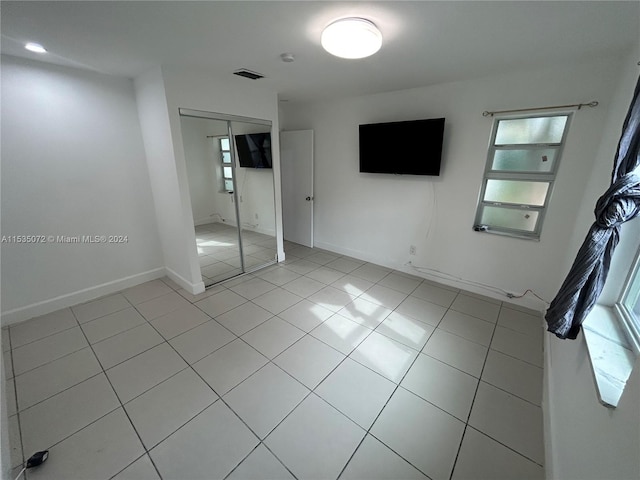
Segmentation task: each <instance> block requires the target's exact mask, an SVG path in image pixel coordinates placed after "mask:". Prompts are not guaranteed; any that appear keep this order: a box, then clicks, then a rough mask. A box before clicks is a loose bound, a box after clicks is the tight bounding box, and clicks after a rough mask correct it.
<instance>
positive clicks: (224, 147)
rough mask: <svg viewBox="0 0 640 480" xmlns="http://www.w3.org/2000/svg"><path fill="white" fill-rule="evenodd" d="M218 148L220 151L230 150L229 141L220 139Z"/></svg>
mask: <svg viewBox="0 0 640 480" xmlns="http://www.w3.org/2000/svg"><path fill="white" fill-rule="evenodd" d="M220 148H221V149H222V150H231V148H230V146H229V139H228V138H221V139H220Z"/></svg>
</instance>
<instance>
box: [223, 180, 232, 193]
mask: <svg viewBox="0 0 640 480" xmlns="http://www.w3.org/2000/svg"><path fill="white" fill-rule="evenodd" d="M224 189H225V190H226V191H227V192H233V180H226V179H225V181H224Z"/></svg>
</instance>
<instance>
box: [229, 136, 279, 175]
mask: <svg viewBox="0 0 640 480" xmlns="http://www.w3.org/2000/svg"><path fill="white" fill-rule="evenodd" d="M236 148H237V150H238V163H239V164H240V166H241V167H247V168H271V167H272V161H271V134H270V133H249V134H247V135H236Z"/></svg>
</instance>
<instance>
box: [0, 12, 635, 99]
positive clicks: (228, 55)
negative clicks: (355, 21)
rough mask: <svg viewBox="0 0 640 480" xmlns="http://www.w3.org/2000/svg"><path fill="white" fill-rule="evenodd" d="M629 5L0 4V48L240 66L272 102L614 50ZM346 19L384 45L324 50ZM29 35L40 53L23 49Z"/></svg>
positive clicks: (58, 56)
mask: <svg viewBox="0 0 640 480" xmlns="http://www.w3.org/2000/svg"><path fill="white" fill-rule="evenodd" d="M639 12H640V2H637V1H632V2H611V1H604V2H591V1H584V2H583V1H569V2H549V1H538V2H520V1H516V2H481V1H471V2H452V1H449V2H428V1H418V2H405V1H386V2H377V1H376V2H308V1H285V2H275V1H257V2H245V1H228V2H217V1H206V2H190V1H169V2H155V1H137V2H134V1H123V2H92V1H80V2H64V1H51V2H26V1H17V2H11V1H2V5H1V11H0V14H1V27H2V29H1V32H2V53H5V54H9V55H16V56H20V57H27V58H34V59H38V60H44V61H47V62H52V63H56V64H60V65H69V66H76V67H80V68H86V69H90V70H94V71H97V72H102V73H108V74H113V75H119V76H126V77H135V76H137V75H138V74H140V73H142V72H144V71H146V70H148V69H150V68H152V67H154V66H157V65H161V64H163V65H177V66H179V67H184V68H188V69H196V70H206V71H211V72H213V73H214V74H215V75H218V76H221V77H227V78H234V79H237V80H236V81H238V82H252V80H247V79H243V78H239V77H234V76H232V72H233V71H234V70H236V69H238V68H243V67H244V68H248V69H250V70H255V71H258V72H260V73H262V74H264V75H265V76H266V78H264V79H261V80H257V81H256V82H257V83H259V84H260V85H262V86H264V87H266V88H269V89H272V90H275V91H277V92H278V93H279V95H280V98H281V99H290V100H305V99H321V98H328V97H339V96H347V95H355V94H365V93H376V92H383V91H391V90H399V89H406V88H412V87H418V86H424V85H431V84H436V83H441V82H446V81H455V80H463V79H467V78H477V77H482V76H486V75H490V74H491V73H492V72H504V71H509V70H524V69H528V68H535V67H537V66H539V65H543V64H546V65H549V64H556V63H562V62H574V61H576V62H578V61H581V60H582V59H588V58H590V57H596V56H610V55H618V54H620V53H622V52H623V51H624V50H626V49H628V48H630V47H632V46H634V45H636V44H637V43H638V42H639V38H640V33H639V32H640V27H639V24H640V23H639V15H640V13H639ZM344 16H361V17H366V18H368V19H369V20H371V21H373V22H374V23H375V24H377V25H378V27H379V28H380V30H381V31H382V33H383V36H384V44H383V46H382V49H381V50H380V51H379V52H378V53H377V54H375V55H374V56H372V57H370V58H368V59H362V60H343V59H338V58H335V57H332V56H330V55H329V54H327V53H326V52H324V51H323V50H322V48H321V47H320V32H321V30H322V28H323V27H324V26H326V25H327V24H328V23H330V22H331V21H333V20H335V19H337V18H341V17H344ZM27 41H33V42H39V43H41V44H42V45H44V46H45V47H46V48H47V49H48V51H49V53H48V54H46V55H44V56H40V55H37V54H33V53H30V52H28V51H26V50H25V49H24V48H23V46H24V44H25V43H26V42H27ZM283 52H291V53H293V54H294V55H295V57H296V60H295V62H293V63H284V62H282V61H281V60H280V57H279V56H280V54H281V53H283ZM549 81H550V83H551V84H552V82H553V79H549Z"/></svg>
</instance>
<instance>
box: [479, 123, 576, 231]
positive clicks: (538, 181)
mask: <svg viewBox="0 0 640 480" xmlns="http://www.w3.org/2000/svg"><path fill="white" fill-rule="evenodd" d="M570 118H571V114H570V113H562V114H551V115H538V116H527V117H510V118H501V119H496V121H495V122H494V125H493V131H492V133H491V144H490V146H489V152H488V155H487V165H486V168H485V174H484V179H483V182H482V189H481V190H480V197H479V201H478V210H477V213H476V219H475V224H474V227H473V228H474V230H476V231H479V232H489V233H499V234H503V235H511V236H516V237H522V238H528V239H534V240H537V239H539V238H540V231H541V229H542V221H543V219H544V213H545V211H546V208H547V205H548V203H549V198H550V197H551V191H552V189H553V183H554V181H555V177H556V172H557V171H558V164H559V163H560V156H561V154H562V148H563V146H564V142H565V138H566V134H567V130H568V126H569V121H570Z"/></svg>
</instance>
